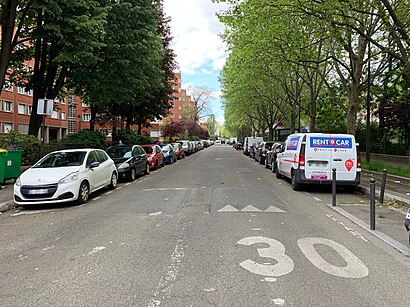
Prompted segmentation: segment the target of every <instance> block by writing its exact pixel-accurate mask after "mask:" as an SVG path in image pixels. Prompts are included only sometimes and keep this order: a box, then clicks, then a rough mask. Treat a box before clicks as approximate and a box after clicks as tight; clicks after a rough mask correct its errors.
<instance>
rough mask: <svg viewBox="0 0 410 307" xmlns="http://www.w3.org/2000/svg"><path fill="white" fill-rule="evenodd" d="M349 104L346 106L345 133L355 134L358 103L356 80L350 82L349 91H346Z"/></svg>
mask: <svg viewBox="0 0 410 307" xmlns="http://www.w3.org/2000/svg"><path fill="white" fill-rule="evenodd" d="M348 98H349V106H348V108H347V114H346V121H347V133H349V134H352V135H355V134H356V122H357V110H358V104H359V84H358V83H356V82H353V81H352V83H351V85H350V92H349V93H348Z"/></svg>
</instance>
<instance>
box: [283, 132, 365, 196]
mask: <svg viewBox="0 0 410 307" xmlns="http://www.w3.org/2000/svg"><path fill="white" fill-rule="evenodd" d="M276 164H277V166H276V177H277V178H281V177H282V176H285V177H288V178H290V179H291V180H292V188H293V190H299V189H301V188H302V186H303V185H304V184H328V185H330V184H331V183H332V169H333V168H335V169H336V184H337V185H338V186H347V187H350V188H355V187H356V186H357V185H359V183H360V173H361V163H360V155H359V144H357V143H356V141H355V137H354V136H353V135H350V134H329V133H309V134H306V133H297V134H291V135H289V136H288V137H287V139H286V141H285V146H284V149H283V151H282V152H281V153H280V154H279V155H278V158H277V163H276Z"/></svg>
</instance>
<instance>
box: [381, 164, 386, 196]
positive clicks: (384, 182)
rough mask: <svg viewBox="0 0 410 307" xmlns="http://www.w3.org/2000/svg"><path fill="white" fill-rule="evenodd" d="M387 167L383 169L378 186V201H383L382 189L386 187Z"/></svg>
mask: <svg viewBox="0 0 410 307" xmlns="http://www.w3.org/2000/svg"><path fill="white" fill-rule="evenodd" d="M386 179H387V169H384V170H383V177H382V183H381V187H380V202H381V203H383V202H384V190H385V189H386Z"/></svg>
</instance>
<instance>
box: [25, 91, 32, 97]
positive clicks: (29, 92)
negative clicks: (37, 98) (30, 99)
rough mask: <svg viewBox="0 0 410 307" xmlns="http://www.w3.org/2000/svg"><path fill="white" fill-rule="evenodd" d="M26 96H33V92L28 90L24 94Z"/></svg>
mask: <svg viewBox="0 0 410 307" xmlns="http://www.w3.org/2000/svg"><path fill="white" fill-rule="evenodd" d="M25 94H26V95H28V96H33V90H29V91H27V92H25Z"/></svg>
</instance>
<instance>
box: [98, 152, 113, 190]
mask: <svg viewBox="0 0 410 307" xmlns="http://www.w3.org/2000/svg"><path fill="white" fill-rule="evenodd" d="M96 153H97V156H98V161H99V162H100V166H99V167H100V168H101V185H100V187H101V186H106V185H108V184H109V183H110V182H111V174H112V170H113V167H112V162H111V160H110V159H109V158H108V156H107V154H106V153H105V152H104V151H102V150H97V151H96Z"/></svg>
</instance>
